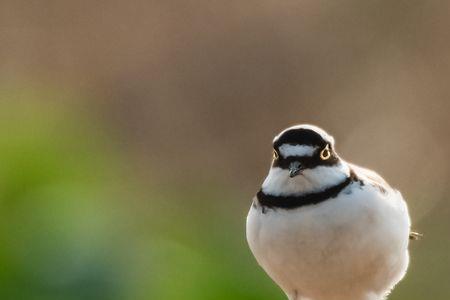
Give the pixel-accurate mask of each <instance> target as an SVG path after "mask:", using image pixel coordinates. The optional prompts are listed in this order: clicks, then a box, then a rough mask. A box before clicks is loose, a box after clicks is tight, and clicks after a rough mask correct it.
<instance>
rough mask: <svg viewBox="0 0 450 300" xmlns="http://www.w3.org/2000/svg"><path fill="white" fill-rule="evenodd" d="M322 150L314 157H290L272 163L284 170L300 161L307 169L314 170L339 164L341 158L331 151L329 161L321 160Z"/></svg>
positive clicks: (280, 158)
mask: <svg viewBox="0 0 450 300" xmlns="http://www.w3.org/2000/svg"><path fill="white" fill-rule="evenodd" d="M320 151H321V150H320V149H319V150H318V151H316V152H315V153H314V155H313V156H289V157H286V158H284V157H281V156H280V157H279V158H278V159H276V160H274V161H273V163H272V166H273V167H279V168H282V169H289V165H290V163H291V162H293V161H298V162H300V164H301V165H302V167H303V168H305V169H313V168H315V167H318V166H332V165H335V164H337V163H338V162H339V158H338V157H337V156H336V155H335V154H334V153H333V152H332V151H331V157H330V158H329V159H327V160H323V159H321V158H320V155H319V153H320Z"/></svg>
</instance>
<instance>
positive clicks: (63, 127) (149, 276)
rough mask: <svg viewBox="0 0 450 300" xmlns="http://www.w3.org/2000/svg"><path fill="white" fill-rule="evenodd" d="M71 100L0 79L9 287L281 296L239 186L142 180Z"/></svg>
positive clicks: (76, 293)
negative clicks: (240, 203)
mask: <svg viewBox="0 0 450 300" xmlns="http://www.w3.org/2000/svg"><path fill="white" fill-rule="evenodd" d="M70 100H71V99H70V97H67V95H64V93H62V94H61V93H58V92H53V93H52V92H48V91H47V92H45V91H42V90H39V89H33V90H28V91H27V90H19V89H10V90H6V89H2V90H1V93H0V112H1V113H0V115H1V118H0V162H1V164H0V241H1V245H2V247H0V298H1V299H46V300H52V299H55V300H56V299H96V300H98V299H255V300H256V299H283V295H282V294H281V293H280V292H279V290H278V288H276V287H275V286H274V285H273V284H272V283H271V282H270V281H269V280H268V278H267V277H266V276H265V275H264V274H263V272H261V270H259V268H258V267H257V266H256V263H255V262H254V260H253V258H252V257H251V255H250V253H249V251H248V249H247V246H246V242H245V235H244V219H243V216H244V214H245V212H240V214H239V215H240V216H241V217H242V219H240V220H239V222H236V218H235V216H233V214H230V211H229V210H230V209H232V208H233V207H230V206H224V205H218V203H226V202H227V201H228V200H229V199H227V197H231V195H227V194H225V193H224V191H223V190H222V189H221V188H219V187H218V186H215V187H210V188H208V189H207V190H205V189H200V188H198V187H192V186H191V185H189V186H186V185H184V186H183V185H181V184H180V185H179V186H173V185H171V186H170V187H169V186H162V185H159V186H158V185H153V186H146V185H144V184H138V183H136V182H138V180H136V179H137V178H133V177H130V176H128V175H126V174H128V171H127V168H126V165H127V164H128V163H131V162H130V161H126V159H125V158H124V156H123V155H121V154H120V151H119V150H118V149H117V147H116V146H115V143H114V142H113V139H112V138H108V136H105V135H104V134H102V130H101V126H99V124H98V121H95V120H94V118H93V116H90V115H89V114H86V113H84V112H82V111H81V110H80V107H79V106H78V105H76V104H75V102H74V101H70ZM209 199H214V201H209Z"/></svg>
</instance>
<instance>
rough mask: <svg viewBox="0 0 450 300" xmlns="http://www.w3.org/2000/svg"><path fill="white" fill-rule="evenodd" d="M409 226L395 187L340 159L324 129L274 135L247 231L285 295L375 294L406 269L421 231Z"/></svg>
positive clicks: (298, 298) (322, 298) (345, 297)
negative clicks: (411, 243)
mask: <svg viewBox="0 0 450 300" xmlns="http://www.w3.org/2000/svg"><path fill="white" fill-rule="evenodd" d="M354 146H355V147H357V146H358V145H354ZM358 151H364V145H359V146H358ZM410 228H411V220H410V216H409V212H408V206H407V204H406V202H405V200H404V199H403V197H402V195H401V193H400V192H399V191H398V190H396V189H394V188H392V187H391V186H390V185H389V184H388V183H387V182H386V181H385V180H384V179H383V178H382V177H381V176H380V175H378V174H377V173H376V172H374V171H372V170H369V169H366V168H363V167H359V166H357V165H355V164H352V163H349V162H347V161H345V160H344V159H342V158H341V157H340V156H339V155H338V154H337V152H336V149H335V141H334V138H333V137H332V136H331V135H329V134H328V133H327V132H326V131H325V130H323V129H321V128H319V127H317V126H314V125H309V124H301V125H295V126H292V127H289V128H287V129H285V130H283V131H282V132H281V133H279V134H278V135H276V136H275V138H274V139H273V158H272V163H271V167H270V170H269V173H268V175H267V177H266V178H265V180H264V181H263V183H262V185H261V188H260V190H259V191H258V192H257V194H256V196H255V197H254V198H253V202H252V204H251V206H250V210H249V212H248V216H247V222H246V236H247V242H248V245H249V247H250V250H251V252H252V253H253V256H254V257H255V258H256V261H257V263H258V264H259V265H260V266H261V267H262V268H263V269H264V271H265V272H266V273H267V274H268V275H269V277H270V278H271V279H272V280H273V281H274V282H275V283H276V284H277V285H278V286H279V287H280V288H281V289H282V290H283V291H284V293H285V294H286V296H287V298H288V299H289V300H381V299H386V297H387V296H388V295H389V293H390V292H391V290H392V289H393V288H394V286H395V285H396V284H397V283H398V282H399V281H400V280H401V279H402V278H403V277H404V275H405V273H406V271H407V268H408V264H409V252H408V244H409V240H410V239H416V238H418V237H420V236H421V234H419V233H415V232H411V229H410Z"/></svg>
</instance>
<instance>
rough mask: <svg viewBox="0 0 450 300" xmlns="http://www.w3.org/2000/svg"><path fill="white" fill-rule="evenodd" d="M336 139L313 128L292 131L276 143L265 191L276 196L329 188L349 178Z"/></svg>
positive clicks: (295, 127)
mask: <svg viewBox="0 0 450 300" xmlns="http://www.w3.org/2000/svg"><path fill="white" fill-rule="evenodd" d="M348 172H349V169H348V166H347V165H346V164H345V163H344V162H343V161H342V160H341V159H340V158H339V156H338V155H337V153H336V151H335V149H334V138H333V137H332V136H331V135H329V134H328V133H326V132H325V131H324V130H323V129H321V128H319V127H317V126H313V125H296V126H292V127H289V128H287V129H285V130H283V131H282V132H281V133H279V134H278V135H277V136H275V138H274V140H273V161H272V166H271V168H270V171H269V174H268V176H267V178H266V180H265V181H264V183H263V185H262V190H263V191H264V192H266V193H270V194H275V195H283V194H284V195H289V194H301V193H304V192H310V191H316V190H320V189H323V188H327V187H328V186H331V185H333V184H336V183H337V182H340V181H341V180H342V178H345V177H346V176H348Z"/></svg>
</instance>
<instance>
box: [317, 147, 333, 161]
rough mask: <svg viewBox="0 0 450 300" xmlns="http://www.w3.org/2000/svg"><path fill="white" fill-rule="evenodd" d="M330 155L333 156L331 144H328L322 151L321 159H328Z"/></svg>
mask: <svg viewBox="0 0 450 300" xmlns="http://www.w3.org/2000/svg"><path fill="white" fill-rule="evenodd" d="M330 157H331V151H330V146H329V145H328V144H327V146H326V147H325V148H323V150H322V151H320V159H321V160H327V159H329V158H330Z"/></svg>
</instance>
